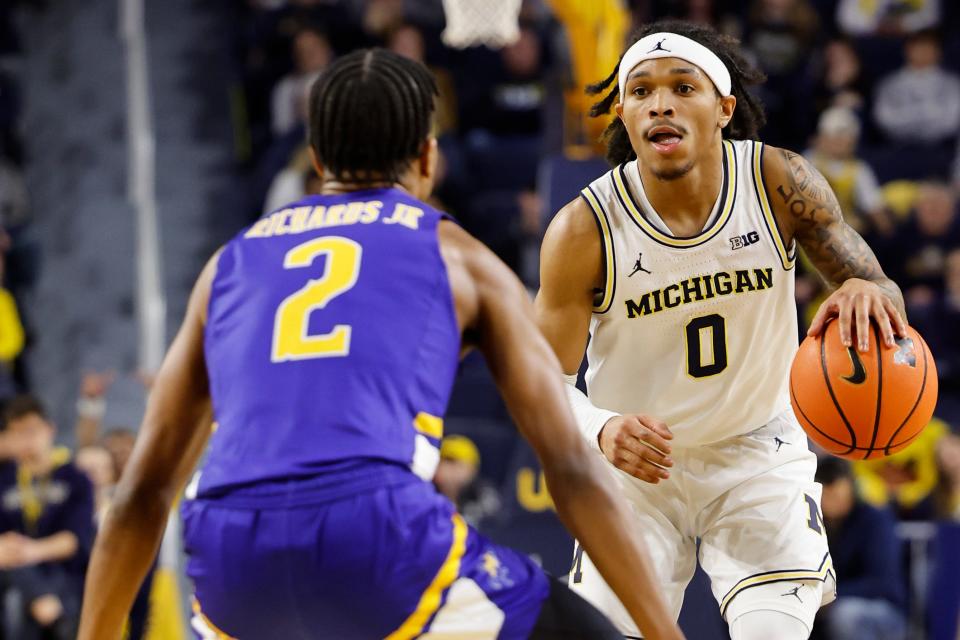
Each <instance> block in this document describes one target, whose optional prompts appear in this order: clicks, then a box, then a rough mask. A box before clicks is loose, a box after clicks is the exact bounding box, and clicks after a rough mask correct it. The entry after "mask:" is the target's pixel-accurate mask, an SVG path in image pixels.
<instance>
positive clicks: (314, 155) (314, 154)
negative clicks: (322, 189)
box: [307, 146, 323, 180]
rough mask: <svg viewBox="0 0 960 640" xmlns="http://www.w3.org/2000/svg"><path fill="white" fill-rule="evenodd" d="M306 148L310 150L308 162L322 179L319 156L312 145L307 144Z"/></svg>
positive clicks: (321, 166)
mask: <svg viewBox="0 0 960 640" xmlns="http://www.w3.org/2000/svg"><path fill="white" fill-rule="evenodd" d="M307 148H308V149H309V150H310V163H311V164H312V165H313V170H314V171H316V172H317V175H318V176H320V179H321V180H323V165H322V164H320V158H318V157H317V152H316V150H314V148H313V147H312V146H308V147H307Z"/></svg>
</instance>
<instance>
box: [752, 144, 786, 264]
mask: <svg viewBox="0 0 960 640" xmlns="http://www.w3.org/2000/svg"><path fill="white" fill-rule="evenodd" d="M764 149H765V145H764V144H763V143H762V142H757V141H754V142H753V150H752V155H753V163H752V164H753V190H754V193H755V194H756V196H757V202H758V204H759V205H760V211H761V212H762V214H763V215H762V216H761V217H762V218H763V224H764V226H765V227H766V228H767V233H768V234H769V236H770V240H771V242H773V245H774V247H776V250H777V255H779V256H780V264H781V266H783V268H784V270H785V271H790V270H791V269H793V267H794V266H795V265H796V262H797V241H796V239H794V240H791V241H790V246H789V247H788V246H787V244H786V242H784V240H783V234H782V233H781V232H780V225H779V224H778V223H777V217H776V216H775V215H774V213H773V207H771V206H770V194H769V193H767V185H766V183H764V181H763V151H764Z"/></svg>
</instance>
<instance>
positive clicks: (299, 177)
mask: <svg viewBox="0 0 960 640" xmlns="http://www.w3.org/2000/svg"><path fill="white" fill-rule="evenodd" d="M313 173H314V170H313V164H311V162H310V152H309V151H308V150H307V146H306V145H303V146H302V147H300V148H299V149H297V151H296V152H295V153H294V154H293V157H292V158H290V162H289V164H287V166H286V167H284V168H283V170H282V171H281V172H280V173H278V174H277V175H276V176H275V177H274V178H273V182H271V183H270V190H269V191H267V198H266V200H265V201H264V203H263V212H264V213H268V212H270V211H276V210H277V209H279V208H280V207H283V206H285V205H288V204H290V203H291V202H294V201H295V200H299V199H300V198H302V197H304V196H305V195H307V194H308V193H311V191H309V190H308V189H307V184H308V182H309V181H310V176H312V175H313Z"/></svg>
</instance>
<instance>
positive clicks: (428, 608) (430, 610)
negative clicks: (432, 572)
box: [386, 513, 467, 640]
mask: <svg viewBox="0 0 960 640" xmlns="http://www.w3.org/2000/svg"><path fill="white" fill-rule="evenodd" d="M466 548H467V524H466V523H465V522H464V521H463V518H461V517H460V514H459V513H455V514H453V542H452V543H451V545H450V552H449V553H448V554H447V559H446V560H444V561H443V564H442V565H440V570H439V571H438V572H437V575H436V576H434V578H433V582H431V583H430V586H428V587H427V588H426V590H425V591H424V592H423V595H422V596H420V602H419V603H417V608H416V609H415V610H414V612H413V613H411V614H410V617H408V618H407V619H406V620H404V622H403V624H402V625H400V628H399V629H397V630H396V631H394V632H393V633H391V634H390V635H389V636H387V637H386V640H410V639H412V638H416V637H417V636H419V635H420V634H421V633H423V631H424V627H426V625H427V622H429V621H430V618H432V617H433V615H434V614H435V613H436V612H437V610H438V609H439V608H440V602H441V601H442V599H443V592H444V591H446V590H447V589H449V588H450V585H452V584H453V583H454V581H455V580H456V579H457V576H458V575H459V574H460V561H461V560H462V559H463V554H464V552H466Z"/></svg>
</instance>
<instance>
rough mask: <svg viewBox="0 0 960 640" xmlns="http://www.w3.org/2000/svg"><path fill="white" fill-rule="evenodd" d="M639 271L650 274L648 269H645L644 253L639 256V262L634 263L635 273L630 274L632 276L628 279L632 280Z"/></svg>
mask: <svg viewBox="0 0 960 640" xmlns="http://www.w3.org/2000/svg"><path fill="white" fill-rule="evenodd" d="M637 271H643V272H644V273H650V272H649V271H647V270H646V269H644V268H643V252H640V253H638V254H637V261H636V262H635V263H633V271H631V272H630V275H629V276H627V277H628V278H632V277H633V274H635V273H636V272H637ZM651 275H652V274H651Z"/></svg>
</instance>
